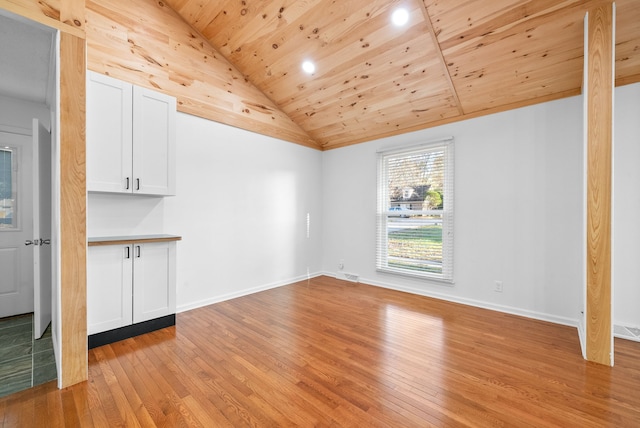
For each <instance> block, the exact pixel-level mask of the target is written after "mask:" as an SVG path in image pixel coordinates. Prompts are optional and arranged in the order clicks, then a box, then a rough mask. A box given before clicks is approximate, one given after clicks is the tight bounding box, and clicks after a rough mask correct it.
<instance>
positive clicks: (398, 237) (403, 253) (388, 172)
mask: <svg viewBox="0 0 640 428" xmlns="http://www.w3.org/2000/svg"><path fill="white" fill-rule="evenodd" d="M453 160H454V156H453V138H447V139H443V140H438V141H435V142H431V143H426V144H423V145H420V146H415V147H411V148H405V149H400V150H393V151H385V152H381V153H379V154H378V234H377V249H376V254H377V257H376V259H377V260H376V265H377V269H378V270H380V271H383V272H390V273H398V274H404V275H411V276H418V277H427V278H433V279H438V280H443V281H447V282H453V199H454V197H453V196H454V193H453V177H454V174H453Z"/></svg>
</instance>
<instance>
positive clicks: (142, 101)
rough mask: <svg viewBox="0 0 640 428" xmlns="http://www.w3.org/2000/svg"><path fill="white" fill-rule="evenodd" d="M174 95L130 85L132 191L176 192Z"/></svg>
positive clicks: (154, 193) (153, 193) (156, 193)
mask: <svg viewBox="0 0 640 428" xmlns="http://www.w3.org/2000/svg"><path fill="white" fill-rule="evenodd" d="M175 154H176V99H175V98H174V97H171V96H168V95H165V94H161V93H159V92H156V91H151V90H149V89H145V88H141V87H138V86H134V87H133V192H134V193H140V194H147V195H175V193H176V178H175V177H176V172H175Z"/></svg>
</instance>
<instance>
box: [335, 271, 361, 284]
mask: <svg viewBox="0 0 640 428" xmlns="http://www.w3.org/2000/svg"><path fill="white" fill-rule="evenodd" d="M336 278H338V279H344V280H345V281H351V282H358V280H359V279H360V275H357V274H355V273H346V272H338V274H337V275H336Z"/></svg>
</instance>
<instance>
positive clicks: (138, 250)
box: [136, 245, 140, 258]
mask: <svg viewBox="0 0 640 428" xmlns="http://www.w3.org/2000/svg"><path fill="white" fill-rule="evenodd" d="M136 251H137V252H138V255H137V256H136V257H137V258H140V245H136Z"/></svg>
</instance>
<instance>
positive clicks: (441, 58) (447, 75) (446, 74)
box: [418, 0, 465, 115]
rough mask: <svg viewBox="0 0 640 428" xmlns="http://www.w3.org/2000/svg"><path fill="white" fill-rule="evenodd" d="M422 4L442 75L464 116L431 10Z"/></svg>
mask: <svg viewBox="0 0 640 428" xmlns="http://www.w3.org/2000/svg"><path fill="white" fill-rule="evenodd" d="M418 3H419V4H420V9H422V14H423V15H424V22H425V24H426V26H427V30H428V31H429V35H430V36H431V40H433V46H434V48H435V52H436V56H437V57H438V61H439V62H440V64H441V65H442V73H443V75H444V77H445V79H446V80H447V84H448V85H449V90H450V91H451V96H452V97H453V100H454V101H455V104H456V107H457V108H458V112H459V113H460V114H461V115H464V114H465V112H464V109H463V108H462V103H460V98H458V91H457V90H456V86H455V85H454V84H453V79H452V78H451V74H450V72H449V66H447V61H446V60H445V58H444V54H443V53H442V49H441V48H440V43H439V42H438V35H437V34H436V31H435V30H434V29H433V24H432V23H431V16H430V15H429V10H428V9H427V6H426V5H425V4H424V0H418Z"/></svg>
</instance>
